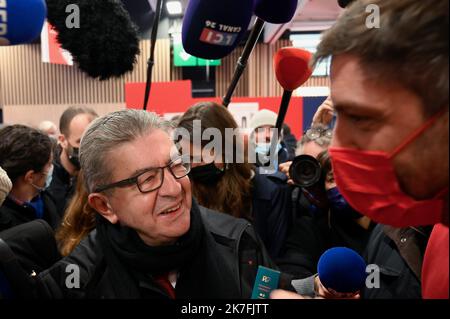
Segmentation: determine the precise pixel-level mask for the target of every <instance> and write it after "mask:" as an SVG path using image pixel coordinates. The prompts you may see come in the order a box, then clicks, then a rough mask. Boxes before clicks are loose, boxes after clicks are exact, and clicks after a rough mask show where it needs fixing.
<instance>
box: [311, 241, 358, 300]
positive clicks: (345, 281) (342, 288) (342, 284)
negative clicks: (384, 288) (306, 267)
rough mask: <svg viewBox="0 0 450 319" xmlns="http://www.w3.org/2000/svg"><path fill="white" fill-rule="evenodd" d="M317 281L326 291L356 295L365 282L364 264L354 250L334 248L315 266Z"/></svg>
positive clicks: (324, 254)
mask: <svg viewBox="0 0 450 319" xmlns="http://www.w3.org/2000/svg"><path fill="white" fill-rule="evenodd" d="M317 272H318V273H319V279H320V281H321V283H322V285H324V286H325V287H326V288H327V289H333V290H334V291H336V292H340V293H356V292H358V291H360V290H361V288H362V287H363V286H364V284H365V281H366V277H367V275H366V263H365V261H364V259H363V258H362V257H361V256H360V255H359V254H358V253H357V252H355V251H354V250H352V249H349V248H345V247H336V248H332V249H329V250H327V251H326V252H324V253H323V255H322V256H321V257H320V259H319V263H318V265H317Z"/></svg>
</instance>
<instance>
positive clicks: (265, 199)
mask: <svg viewBox="0 0 450 319" xmlns="http://www.w3.org/2000/svg"><path fill="white" fill-rule="evenodd" d="M256 171H258V170H256ZM286 181H287V177H286V175H284V174H282V173H279V172H278V173H275V174H271V175H261V174H260V173H258V172H256V173H255V176H254V178H253V192H252V208H253V209H252V216H253V225H254V227H255V229H256V231H257V233H258V235H259V236H260V237H261V239H262V241H263V242H264V244H265V246H266V248H267V250H268V252H269V254H270V256H271V257H272V258H275V257H276V256H278V254H279V253H280V250H281V248H282V246H283V244H284V240H285V238H286V233H287V229H288V224H289V222H290V216H291V212H292V208H291V189H290V188H289V186H288V185H287V184H286Z"/></svg>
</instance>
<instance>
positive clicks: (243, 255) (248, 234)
mask: <svg viewBox="0 0 450 319" xmlns="http://www.w3.org/2000/svg"><path fill="white" fill-rule="evenodd" d="M170 131H171V127H170V124H169V123H168V122H166V121H164V120H163V119H161V118H160V117H158V116H157V115H155V114H153V113H147V112H145V111H136V110H125V111H119V112H115V113H111V114H110V115H107V116H105V117H103V118H100V119H97V120H95V121H94V122H93V123H92V124H91V125H90V127H89V128H88V130H87V132H86V133H85V135H84V136H83V138H82V141H81V147H80V158H81V167H82V171H83V173H84V178H85V181H86V187H87V190H88V193H89V199H88V201H89V204H90V205H91V206H92V207H93V208H94V209H95V210H96V211H97V212H98V216H97V228H96V230H95V231H94V232H93V233H91V235H90V236H89V237H88V238H87V239H85V240H84V241H83V242H82V243H81V244H80V245H79V246H78V247H77V248H76V249H75V250H74V252H73V253H72V254H71V255H69V256H68V257H66V258H65V259H63V260H61V261H60V262H58V263H57V264H56V265H54V267H53V268H51V269H50V270H48V271H47V272H45V273H42V274H41V275H40V277H39V280H40V282H41V283H42V286H43V287H44V288H45V289H44V291H45V294H46V296H47V297H51V298H54V297H56V298H58V297H59V298H172V299H173V298H183V299H186V298H227V299H228V298H249V297H250V295H251V290H252V287H253V282H254V280H255V277H256V271H257V267H258V265H259V264H262V265H265V266H269V267H271V266H272V267H273V265H272V264H271V261H270V260H269V259H268V257H267V254H266V251H265V249H264V248H263V246H262V243H261V241H260V240H259V238H258V237H257V235H256V234H255V232H254V230H253V228H252V227H251V226H250V224H249V223H248V222H246V221H244V220H240V219H235V218H233V217H230V216H227V215H225V214H219V213H216V212H213V211H210V210H206V209H204V208H201V207H199V206H198V205H197V204H196V202H195V201H193V200H192V196H191V184H190V181H189V178H188V177H187V175H188V173H189V171H190V163H189V162H188V161H185V159H184V158H183V157H182V156H180V155H179V154H178V152H177V150H176V148H175V146H174V144H173V142H172V139H171V137H170ZM67 267H69V269H74V272H73V274H71V273H70V272H69V273H67V272H66V271H67V269H68V268H67ZM78 270H79V274H80V276H79V277H80V278H79V280H78V282H77V279H78V278H74V277H73V275H74V274H76V272H77V271H78ZM68 276H72V277H71V278H68ZM69 279H70V280H69ZM68 283H69V285H68Z"/></svg>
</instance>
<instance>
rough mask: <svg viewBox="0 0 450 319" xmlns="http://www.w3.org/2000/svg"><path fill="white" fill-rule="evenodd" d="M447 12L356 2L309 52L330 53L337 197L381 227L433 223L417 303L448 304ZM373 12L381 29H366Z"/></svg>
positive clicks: (406, 3)
mask: <svg viewBox="0 0 450 319" xmlns="http://www.w3.org/2000/svg"><path fill="white" fill-rule="evenodd" d="M448 6H449V2H448V1H447V0H436V1H416V0H396V1H384V0H376V1H374V0H370V1H368V0H359V1H356V2H355V3H354V4H352V5H351V6H350V7H349V8H348V9H347V10H346V11H345V13H344V14H343V16H342V17H341V18H340V19H339V21H338V22H337V23H336V25H335V26H334V27H333V28H332V29H331V30H329V31H328V32H327V33H326V34H325V36H324V38H323V40H322V42H321V44H320V45H319V48H318V52H317V54H316V60H320V59H322V58H325V57H328V56H332V57H333V63H332V70H331V97H332V100H333V102H334V104H335V108H336V112H337V115H338V117H337V118H338V119H337V123H336V129H335V135H334V140H333V142H332V145H331V148H330V154H331V157H332V162H333V169H334V174H335V179H336V182H337V184H338V187H339V189H340V190H341V192H342V194H343V195H344V197H345V198H346V199H347V201H348V202H349V203H350V205H351V206H352V207H354V208H355V209H356V210H357V211H359V212H361V213H363V214H365V215H366V216H368V217H370V218H371V219H373V220H375V221H376V222H379V223H382V224H387V225H392V226H395V227H406V226H423V225H435V227H434V230H433V233H432V235H431V238H430V241H429V244H428V247H427V251H426V253H425V260H424V264H423V272H422V292H423V297H424V298H448V283H449V280H448V278H449V277H448V265H449V257H448V254H449V242H448V239H449V238H448V183H449V180H448V175H449V170H448V160H449V124H448V110H449V103H448V85H449V81H448V54H449V52H448V49H449V46H448V31H447V30H448V22H449V18H448V9H449V8H448ZM370 8H372V9H373V10H375V9H374V8H377V9H379V12H380V13H381V15H380V21H379V22H380V23H379V28H377V27H375V26H374V25H373V24H371V23H369V22H370V21H369V20H370V18H371V17H370V16H368V13H367V12H370V10H368V9H370ZM374 12H375V11H374ZM444 30H445V31H444Z"/></svg>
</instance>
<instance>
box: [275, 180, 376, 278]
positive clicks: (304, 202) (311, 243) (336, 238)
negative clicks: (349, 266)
mask: <svg viewBox="0 0 450 319" xmlns="http://www.w3.org/2000/svg"><path fill="white" fill-rule="evenodd" d="M291 194H292V211H291V218H292V222H291V223H289V224H288V225H289V226H290V227H289V229H288V231H287V236H286V241H285V244H284V246H283V248H282V249H281V252H280V254H279V256H278V258H277V259H276V262H277V265H278V266H279V267H280V269H281V270H282V271H284V272H286V273H290V274H292V275H294V276H295V277H296V278H307V277H309V276H312V275H314V274H315V273H316V272H317V263H318V261H319V258H320V256H321V255H322V254H323V253H324V252H325V251H326V250H327V249H330V248H332V247H347V248H350V249H353V250H355V251H356V252H357V253H359V254H361V255H362V254H363V253H364V250H365V248H366V245H367V242H368V240H369V237H370V234H371V232H372V227H373V226H371V227H370V228H369V229H368V230H366V229H364V228H362V227H361V226H359V225H358V224H357V223H356V222H355V221H354V220H352V219H350V218H345V217H339V216H334V215H333V214H332V213H331V212H330V211H329V210H326V211H322V210H318V209H316V210H315V211H314V212H312V211H311V209H310V207H311V204H310V202H309V201H308V199H307V198H306V196H304V194H303V193H302V192H301V189H300V188H299V187H293V189H292V192H291Z"/></svg>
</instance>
